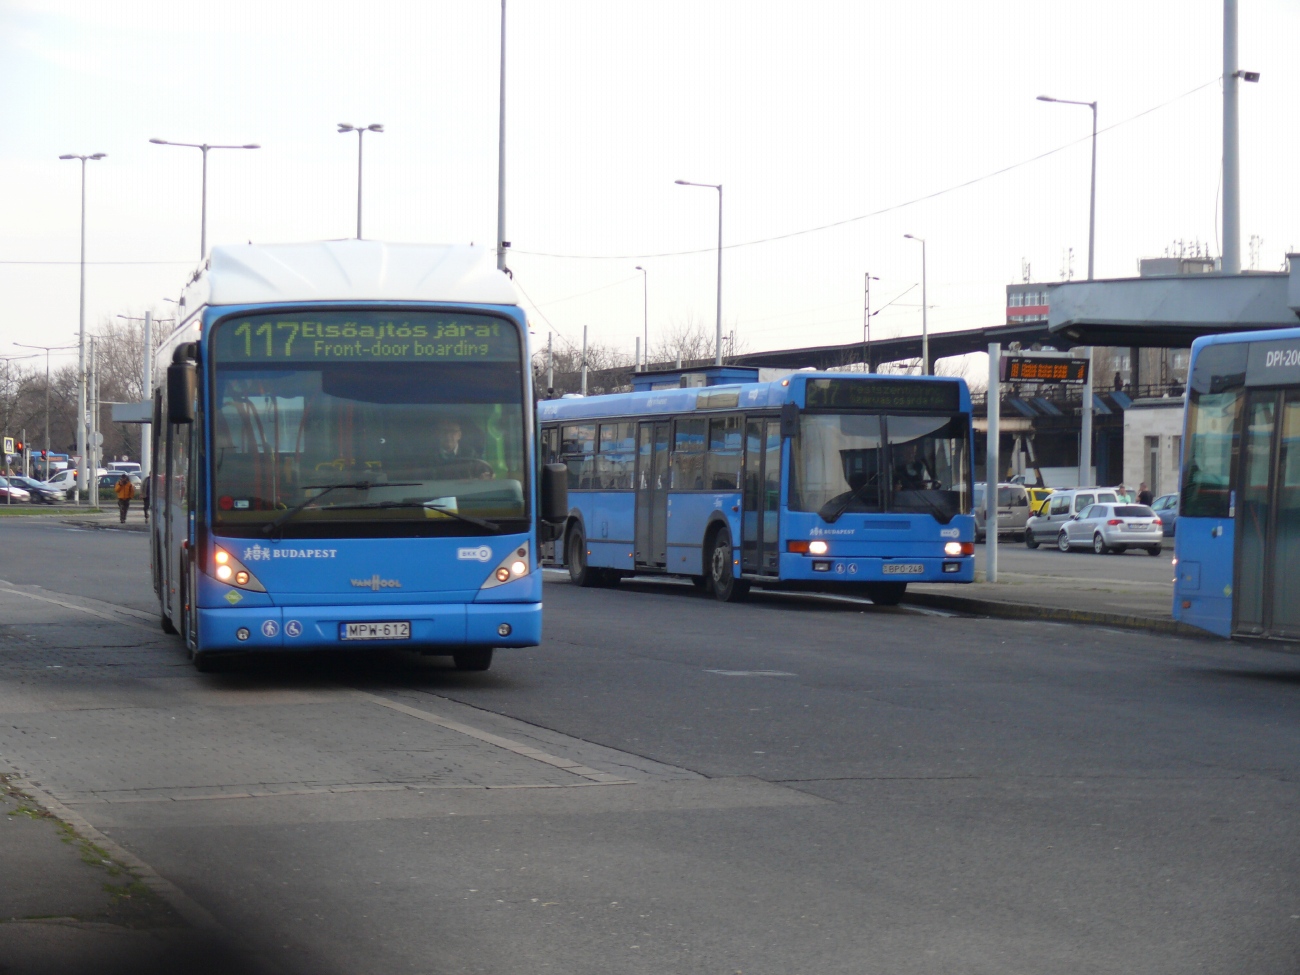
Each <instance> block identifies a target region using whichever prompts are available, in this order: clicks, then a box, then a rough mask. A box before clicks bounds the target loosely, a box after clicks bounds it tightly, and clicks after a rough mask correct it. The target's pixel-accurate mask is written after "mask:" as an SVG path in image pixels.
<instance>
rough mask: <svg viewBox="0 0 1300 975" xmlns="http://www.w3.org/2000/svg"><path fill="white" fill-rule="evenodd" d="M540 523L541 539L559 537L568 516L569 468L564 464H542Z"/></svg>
mask: <svg viewBox="0 0 1300 975" xmlns="http://www.w3.org/2000/svg"><path fill="white" fill-rule="evenodd" d="M540 487H541V495H542V497H541V524H540V525H538V526H537V531H538V536H539V538H541V540H542V541H546V542H549V541H552V540H554V539H556V538H559V537H560V535H561V533H562V532H563V531H564V523H565V521H566V520H567V519H568V517H569V469H568V467H566V466H565V465H564V464H544V465H542V478H541V484H540Z"/></svg>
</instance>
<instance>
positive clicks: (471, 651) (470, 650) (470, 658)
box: [451, 647, 492, 670]
mask: <svg viewBox="0 0 1300 975" xmlns="http://www.w3.org/2000/svg"><path fill="white" fill-rule="evenodd" d="M451 662H452V663H453V664H455V666H456V669H457V670H487V669H488V668H489V667H491V666H492V648H491V647H466V648H465V649H464V650H458V651H456V652H455V653H453V654H452V655H451Z"/></svg>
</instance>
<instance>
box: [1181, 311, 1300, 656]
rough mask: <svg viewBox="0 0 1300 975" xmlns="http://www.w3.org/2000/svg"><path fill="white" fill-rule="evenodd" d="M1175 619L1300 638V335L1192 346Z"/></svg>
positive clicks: (1239, 634) (1213, 628)
mask: <svg viewBox="0 0 1300 975" xmlns="http://www.w3.org/2000/svg"><path fill="white" fill-rule="evenodd" d="M1188 377H1189V378H1188V389H1187V409H1186V415H1185V418H1184V430H1183V456H1182V462H1181V465H1180V466H1181V478H1180V484H1179V512H1178V532H1177V534H1176V536H1175V544H1174V554H1175V559H1176V561H1175V570H1176V571H1175V576H1174V607H1173V610H1174V618H1175V619H1178V620H1181V621H1183V622H1184V623H1189V624H1191V625H1192V626H1197V627H1200V628H1201V629H1204V630H1208V631H1210V632H1211V633H1216V634H1218V635H1219V636H1225V637H1236V638H1243V639H1261V640H1270V641H1274V645H1275V646H1277V647H1278V648H1279V649H1288V650H1295V649H1297V646H1296V643H1297V641H1300V328H1292V329H1278V330H1270V331H1261V332H1239V333H1235V334H1230V335H1215V336H1211V337H1209V338H1202V339H1197V340H1196V341H1195V342H1194V343H1192V360H1191V365H1190V367H1189V372H1188Z"/></svg>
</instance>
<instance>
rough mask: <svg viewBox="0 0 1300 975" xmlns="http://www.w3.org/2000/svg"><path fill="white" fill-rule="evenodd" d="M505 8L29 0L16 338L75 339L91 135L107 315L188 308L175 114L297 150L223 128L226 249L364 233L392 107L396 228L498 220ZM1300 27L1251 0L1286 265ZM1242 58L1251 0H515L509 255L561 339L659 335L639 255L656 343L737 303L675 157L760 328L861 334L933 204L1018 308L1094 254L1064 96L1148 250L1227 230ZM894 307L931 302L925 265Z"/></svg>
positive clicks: (1259, 224) (96, 242)
mask: <svg viewBox="0 0 1300 975" xmlns="http://www.w3.org/2000/svg"><path fill="white" fill-rule="evenodd" d="M499 16H500V4H499V3H498V2H497V0H454V2H452V0H445V2H444V0H422V2H396V0H370V2H367V3H360V2H353V3H344V2H330V0H311V2H287V0H281V2H274V0H259V2H245V0H221V2H219V3H217V2H206V3H197V2H192V0H159V2H146V0H137V2H124V0H119V2H114V0H97V2H94V3H86V2H78V0H74V2H66V3H60V2H53V0H0V93H2V94H0V129H2V130H3V133H4V135H3V138H0V186H2V187H3V191H4V194H3V198H4V204H3V208H2V210H0V213H2V214H3V215H2V216H0V262H2V263H0V287H2V288H3V295H4V300H5V305H6V307H7V310H8V314H6V315H5V316H4V317H3V318H2V319H0V354H11V353H14V352H20V351H21V350H18V349H15V348H14V347H13V345H12V343H13V342H14V341H25V342H36V343H42V344H52V343H61V342H64V341H72V340H74V339H75V335H76V330H77V314H78V268H77V263H76V262H77V258H78V247H79V222H78V213H79V205H80V197H79V168H80V164H79V163H75V162H61V161H59V159H58V157H59V155H60V154H63V153H93V152H105V153H107V154H108V158H107V159H105V160H103V161H100V162H92V163H88V164H87V214H88V215H87V261H88V262H89V263H88V268H87V272H86V320H87V327H88V329H90V330H91V331H93V330H94V328H95V326H96V325H97V324H98V323H99V322H100V321H101V320H103V319H105V318H107V317H110V316H112V315H116V314H136V315H138V314H141V313H142V311H143V309H145V308H153V309H156V310H158V311H159V312H163V311H164V310H165V309H166V308H167V307H168V306H167V305H165V304H164V303H163V302H162V298H163V297H164V296H171V297H174V296H176V295H177V294H178V293H179V290H180V286H181V284H182V282H183V281H184V279H185V278H186V277H187V276H188V275H189V273H190V271H191V270H192V268H193V266H194V265H195V263H196V262H197V258H198V247H199V203H200V154H199V152H198V151H197V150H194V149H180V148H172V147H161V146H155V145H150V144H149V142H148V140H149V139H150V138H151V137H158V138H163V139H169V140H173V141H181V142H208V143H233V144H242V143H247V142H256V143H260V144H261V145H262V146H263V148H262V149H260V150H257V151H233V150H221V151H216V150H214V151H213V152H211V153H210V154H209V170H208V243H209V245H212V244H214V243H222V242H231V241H244V240H253V241H257V242H275V241H296V240H314V239H324V238H340V237H349V236H352V235H353V234H354V232H355V226H356V136H354V135H347V136H342V135H339V134H337V133H336V131H335V128H336V123H338V122H350V123H353V124H358V125H364V124H368V123H371V122H380V123H382V124H383V125H384V126H385V127H386V131H385V132H384V133H383V134H378V135H374V134H372V135H367V136H366V137H365V141H366V145H365V192H364V231H365V235H366V236H367V237H369V238H374V239H387V240H395V241H421V242H468V241H474V242H477V243H480V244H484V245H489V246H490V245H491V244H492V241H493V238H494V236H495V228H496V186H497V111H498V92H497V87H498V82H497V79H498V52H499V43H500V38H499ZM1297 40H1300V4H1297V3H1295V2H1294V0H1243V2H1242V3H1241V13H1240V65H1241V67H1242V68H1245V69H1249V70H1255V71H1260V72H1261V73H1262V75H1263V78H1262V82H1261V83H1260V84H1258V85H1242V86H1241V159H1242V184H1243V185H1242V233H1243V240H1242V255H1243V264H1244V265H1247V266H1249V263H1250V253H1251V252H1250V244H1249V238H1250V237H1251V235H1258V236H1259V237H1261V238H1262V247H1261V249H1260V256H1259V261H1258V266H1259V267H1260V268H1262V269H1277V268H1278V267H1279V266H1280V265H1281V262H1282V258H1283V255H1284V253H1286V251H1287V250H1288V249H1289V248H1291V246H1292V245H1293V244H1296V243H1300V220H1297V214H1298V212H1300V206H1298V204H1300V187H1298V184H1297V180H1296V179H1295V173H1294V169H1295V164H1294V160H1295V158H1296V148H1297V138H1296V136H1297V129H1298V127H1300V113H1298V112H1297V111H1296V108H1297V103H1296V93H1297V92H1300V59H1297V58H1296V57H1295V50H1296V44H1297ZM1221 70H1222V3H1221V0H1164V2H1161V0H1147V2H1141V3H1135V2H1133V0H1118V2H1116V0H1094V2H1090V3H1073V4H1066V3H1060V2H1048V3H1044V2H1042V0H1035V2H997V3H982V4H971V3H967V2H957V0H952V2H928V3H927V2H915V3H897V2H890V3H886V2H875V0H857V2H833V0H807V2H804V3H797V4H796V3H788V2H787V3H773V2H766V0H747V2H739V0H737V2H722V0H717V2H709V0H603V2H597V0H593V2H578V0H509V10H508V53H507V85H506V88H507V164H506V165H507V197H506V215H507V222H506V237H507V239H509V240H510V241H512V243H513V252H512V254H511V257H510V261H509V263H510V266H511V268H512V269H513V270H514V272H515V276H516V281H517V283H518V284H519V285H520V286H521V287H522V289H523V291H524V292H525V293H526V295H527V296H528V298H529V299H530V300H531V302H535V303H536V304H535V305H530V306H529V312H530V314H531V316H532V320H533V324H534V327H535V328H536V330H537V334H538V341H539V343H541V344H544V343H545V335H546V330H547V327H548V325H549V327H552V328H553V329H554V330H555V332H556V333H557V336H558V337H561V338H564V339H568V340H572V341H575V342H576V341H578V340H579V339H580V337H581V333H582V327H583V326H584V325H586V326H589V327H590V334H591V338H592V340H593V341H600V342H604V343H608V344H614V345H617V346H619V347H622V348H624V349H625V350H626V351H628V352H631V349H632V344H633V340H634V337H635V336H637V335H639V334H640V333H641V329H642V279H641V274H640V273H639V272H637V271H636V270H634V267H635V265H637V264H641V265H643V266H644V267H646V268H647V270H648V285H649V287H648V291H649V302H648V305H649V327H650V332H651V341H652V343H653V342H654V336H655V334H656V333H657V332H658V331H659V330H662V329H664V328H667V327H669V326H670V325H672V324H674V323H680V322H684V321H691V320H693V321H695V322H699V323H702V324H704V325H706V326H707V327H709V328H710V330H711V328H712V325H713V321H714V295H715V268H716V266H715V260H716V251H715V247H716V243H717V194H716V193H715V192H714V191H712V190H706V189H696V188H690V187H680V186H675V185H674V184H673V180H674V179H687V180H693V181H697V182H706V183H719V182H720V183H722V184H723V186H724V212H723V221H724V226H723V239H724V244H727V245H732V246H729V247H728V248H727V249H726V250H725V252H724V255H723V298H722V306H723V321H724V327H725V328H726V329H728V330H730V329H731V328H735V329H736V330H737V333H738V336H739V339H740V342H741V343H742V348H745V349H747V350H751V351H755V350H761V349H769V348H788V347H794V346H803V345H819V344H829V343H836V342H851V341H855V340H860V339H861V337H862V318H863V314H862V305H863V296H862V284H863V273H864V271H868V270H869V271H870V272H871V273H872V274H874V275H877V276H878V277H879V278H880V280H879V282H876V283H874V284H873V292H872V304H873V307H875V308H879V307H880V306H881V305H883V304H884V303H885V302H887V301H888V300H890V299H891V298H893V297H895V296H896V295H898V294H899V293H900V292H904V291H905V290H906V289H908V288H909V287H911V286H913V285H916V284H918V283H919V281H920V276H921V255H920V246H919V245H918V244H916V243H914V242H912V241H908V240H904V239H903V236H902V235H903V234H904V233H912V234H915V235H917V236H920V237H925V238H926V239H927V241H928V245H927V246H928V272H929V274H928V277H929V304H930V328H931V331H934V332H938V331H944V330H947V329H955V328H970V327H975V326H980V325H991V324H997V323H999V322H1001V321H1003V320H1004V318H1005V312H1004V304H1005V302H1004V290H1003V289H1004V286H1005V285H1006V284H1007V283H1009V282H1013V281H1018V280H1020V277H1021V267H1022V262H1028V263H1029V264H1030V265H1031V266H1032V270H1033V277H1034V279H1035V280H1056V279H1057V278H1058V277H1059V274H1060V270H1061V266H1062V259H1063V254H1064V252H1065V250H1066V249H1067V248H1073V250H1074V273H1075V276H1076V277H1083V276H1085V274H1086V270H1087V233H1088V166H1089V155H1088V139H1087V136H1088V134H1089V126H1090V113H1089V111H1088V109H1087V108H1084V107H1074V106H1064V105H1049V104H1044V103H1041V102H1037V101H1035V96H1036V95H1038V94H1050V95H1054V96H1056V97H1059V98H1071V99H1078V100H1089V101H1090V100H1093V99H1096V100H1097V101H1098V102H1099V112H1100V125H1101V127H1102V129H1103V132H1102V134H1101V135H1100V136H1099V139H1098V180H1097V240H1096V265H1097V267H1096V273H1097V276H1098V277H1122V276H1129V275H1133V274H1136V268H1137V260H1138V258H1140V257H1149V256H1158V255H1160V254H1162V253H1163V252H1164V251H1165V249H1166V248H1167V247H1169V246H1170V245H1171V244H1172V243H1173V242H1174V241H1177V240H1182V241H1187V242H1191V241H1196V240H1199V241H1200V242H1201V243H1202V246H1203V247H1208V249H1209V250H1211V251H1212V252H1214V253H1216V254H1217V253H1218V252H1219V249H1220V248H1219V246H1218V244H1217V243H1216V238H1217V233H1218V231H1217V230H1216V225H1217V222H1218V221H1217V216H1216V214H1217V203H1218V200H1217V196H1218V191H1219V183H1218V179H1219V169H1220V153H1221V141H1220V140H1221V131H1222V129H1221V126H1222V115H1221V111H1222V98H1221V89H1220V84H1219V82H1218V81H1217V78H1218V76H1219V74H1220V72H1221ZM1202 86H1203V87H1202ZM1197 88H1200V90H1199V91H1196V92H1195V93H1193V94H1190V95H1186V97H1181V98H1180V97H1179V96H1183V95H1184V94H1185V93H1187V92H1189V91H1192V90H1193V89H1197ZM1164 103H1169V104H1167V105H1165V106H1164V107H1162V108H1158V109H1157V110H1155V111H1151V112H1149V114H1146V115H1143V116H1142V117H1140V118H1136V119H1133V120H1132V121H1125V120H1128V119H1130V118H1132V117H1133V116H1136V115H1138V114H1139V113H1142V112H1145V111H1147V110H1149V109H1152V108H1154V107H1155V106H1159V105H1162V104H1164ZM1120 122H1123V123H1124V124H1122V125H1119V126H1118V127H1117V128H1114V129H1113V130H1110V131H1104V130H1105V129H1106V127H1107V126H1112V125H1116V123H1120ZM1059 147H1067V148H1064V149H1063V150H1062V151H1060V152H1056V153H1055V154H1052V155H1049V156H1047V157H1046V158H1044V159H1040V160H1038V161H1035V162H1028V163H1026V164H1025V165H1021V166H1019V167H1018V168H1014V169H1012V170H1010V171H1009V172H1006V173H1003V174H1002V175H998V176H993V177H991V178H988V179H983V180H980V181H978V182H975V183H973V184H972V185H969V186H966V187H965V188H961V189H955V190H953V191H952V192H946V193H941V194H940V195H938V196H934V197H932V198H930V199H926V200H921V201H920V202H914V203H912V202H910V201H915V200H920V198H923V197H927V196H929V195H931V194H935V193H938V192H939V191H943V190H945V189H948V188H950V187H956V186H959V185H960V184H963V183H967V182H968V181H971V180H975V179H977V178H979V177H982V176H985V175H986V174H990V173H994V172H996V171H998V170H1002V169H1004V168H1005V167H1008V166H1013V165H1015V164H1018V163H1022V162H1024V161H1026V160H1030V159H1032V158H1033V157H1035V156H1038V155H1040V154H1042V153H1045V152H1048V151H1049V150H1053V149H1057V148H1059ZM879 211H885V212H879ZM870 214H877V215H874V216H866V218H865V219H856V220H854V219H853V218H860V217H864V215H870ZM839 221H851V222H848V223H844V224H842V225H841V226H839V227H836V228H834V229H828V230H821V231H817V232H811V233H801V234H798V235H797V236H791V237H788V238H786V239H783V240H777V241H772V242H768V243H755V244H752V245H749V246H737V245H742V244H746V243H747V242H751V241H758V240H761V239H765V238H771V237H777V236H780V235H786V234H793V233H796V232H799V231H805V230H809V229H810V228H815V227H820V226H823V225H827V224H834V223H836V222H839ZM682 251H693V252H695V253H689V254H685V255H681V256H655V255H673V254H676V252H682ZM550 255H579V256H581V257H582V259H578V258H577V257H556V256H550ZM112 262H120V263H112ZM874 323H875V324H873V335H875V336H881V335H894V334H909V333H910V334H916V333H919V331H920V325H921V308H920V288H919V287H916V288H915V289H914V290H912V291H910V292H908V293H907V294H906V295H905V296H904V297H902V298H901V299H899V300H898V301H897V302H896V303H895V304H894V305H892V306H891V307H890V308H888V309H887V310H885V311H884V312H882V313H881V314H880V315H878V316H877V317H876V318H875V319H874Z"/></svg>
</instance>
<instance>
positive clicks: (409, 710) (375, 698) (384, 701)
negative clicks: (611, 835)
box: [355, 691, 635, 785]
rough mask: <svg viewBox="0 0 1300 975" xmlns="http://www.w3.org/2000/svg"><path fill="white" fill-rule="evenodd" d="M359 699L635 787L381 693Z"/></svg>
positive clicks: (567, 769)
mask: <svg viewBox="0 0 1300 975" xmlns="http://www.w3.org/2000/svg"><path fill="white" fill-rule="evenodd" d="M355 693H356V694H357V696H359V697H361V698H363V699H364V700H367V701H370V702H371V703H372V704H378V705H379V706H380V707H385V708H391V709H392V710H394V711H400V712H401V713H402V714H406V715H410V716H411V717H412V718H419V719H420V720H421V721H427V722H429V723H430V724H436V725H437V726H438V727H440V728H446V729H447V730H448V731H455V732H457V733H458V734H462V735H465V736H467V737H469V738H473V739H475V740H476V741H481V742H484V743H486V744H489V745H495V746H496V747H498V748H504V749H505V750H506V751H508V752H513V753H514V754H516V755H519V756H521V757H523V758H530V759H532V760H533V761H535V762H541V763H542V764H544V765H550V766H552V767H554V768H558V769H563V770H564V771H565V772H572V773H573V774H574V775H578V776H581V777H582V778H584V779H587V780H589V781H591V782H598V783H600V784H601V785H634V784H635V783H633V781H632V780H631V779H624V778H620V777H619V776H617V775H614V774H613V773H612V772H601V771H598V770H597V769H594V768H588V767H587V766H586V765H583V764H581V763H580V762H572V761H570V760H569V759H567V758H558V757H556V756H555V755H548V754H547V753H546V752H544V751H542V750H541V749H538V748H533V747H532V746H531V745H525V744H523V743H522V742H517V741H512V740H511V739H509V738H503V737H501V736H500V735H494V734H492V733H491V732H488V731H482V730H480V729H478V728H474V727H472V726H470V725H467V724H462V723H461V722H459V721H453V720H451V719H450V718H444V717H442V716H441V715H437V714H434V713H433V712H432V711H425V710H422V709H421V708H413V707H411V706H410V705H409V704H402V703H401V702H400V701H394V700H392V699H391V698H387V697H380V696H379V695H378V694H371V693H369V692H367V691H356V692H355Z"/></svg>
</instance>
